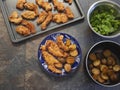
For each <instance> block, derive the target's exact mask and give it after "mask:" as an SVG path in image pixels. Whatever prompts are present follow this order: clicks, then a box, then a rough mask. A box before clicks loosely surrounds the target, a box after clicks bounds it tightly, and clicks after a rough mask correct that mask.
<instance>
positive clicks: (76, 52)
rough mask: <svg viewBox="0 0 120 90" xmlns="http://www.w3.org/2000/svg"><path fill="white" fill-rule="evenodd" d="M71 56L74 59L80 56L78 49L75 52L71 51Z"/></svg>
mask: <svg viewBox="0 0 120 90" xmlns="http://www.w3.org/2000/svg"><path fill="white" fill-rule="evenodd" d="M70 55H71V56H73V57H76V56H77V55H78V51H77V49H75V50H73V51H70Z"/></svg>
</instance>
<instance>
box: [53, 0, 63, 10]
mask: <svg viewBox="0 0 120 90" xmlns="http://www.w3.org/2000/svg"><path fill="white" fill-rule="evenodd" d="M52 2H53V5H54V7H55V8H56V9H57V10H58V11H64V9H65V6H64V4H63V3H62V2H58V0H52Z"/></svg>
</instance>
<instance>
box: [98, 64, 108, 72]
mask: <svg viewBox="0 0 120 90" xmlns="http://www.w3.org/2000/svg"><path fill="white" fill-rule="evenodd" d="M100 71H101V72H103V73H107V71H108V66H106V65H100Z"/></svg>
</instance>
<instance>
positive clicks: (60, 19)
mask: <svg viewBox="0 0 120 90" xmlns="http://www.w3.org/2000/svg"><path fill="white" fill-rule="evenodd" d="M53 21H54V22H56V23H66V22H67V21H68V17H67V15H66V14H64V13H56V14H54V15H53Z"/></svg>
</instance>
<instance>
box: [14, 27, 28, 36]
mask: <svg viewBox="0 0 120 90" xmlns="http://www.w3.org/2000/svg"><path fill="white" fill-rule="evenodd" d="M16 32H17V33H19V34H21V35H24V36H28V35H30V30H29V29H28V28H27V27H25V26H22V25H20V26H17V27H16Z"/></svg>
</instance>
